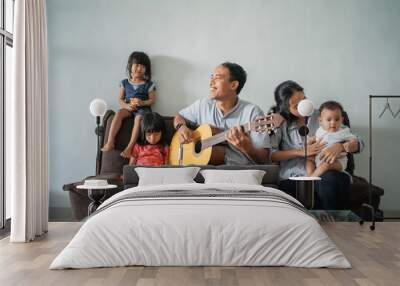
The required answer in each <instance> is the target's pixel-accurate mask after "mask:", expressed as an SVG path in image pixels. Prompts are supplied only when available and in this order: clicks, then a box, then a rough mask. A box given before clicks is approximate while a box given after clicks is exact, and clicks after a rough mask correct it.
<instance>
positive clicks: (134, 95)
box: [101, 52, 156, 158]
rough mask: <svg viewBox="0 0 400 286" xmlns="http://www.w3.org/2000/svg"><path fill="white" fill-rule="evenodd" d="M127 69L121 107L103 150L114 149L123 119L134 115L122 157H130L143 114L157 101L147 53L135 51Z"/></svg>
mask: <svg viewBox="0 0 400 286" xmlns="http://www.w3.org/2000/svg"><path fill="white" fill-rule="evenodd" d="M126 70H127V73H128V78H127V79H124V80H122V81H121V84H120V92H119V105H120V107H121V109H120V110H119V111H118V112H117V113H116V114H115V116H114V118H113V121H112V123H111V127H110V133H109V136H108V140H107V142H106V143H105V144H104V146H103V148H102V149H101V150H102V151H104V152H106V151H110V150H113V149H114V142H115V137H116V135H117V133H118V131H119V129H120V128H121V124H122V121H123V120H124V119H125V118H127V117H129V116H133V117H134V125H133V129H132V135H131V139H130V141H129V144H128V146H126V148H125V149H124V150H123V151H122V152H121V156H122V157H125V158H129V157H130V155H131V151H132V148H133V146H134V145H135V143H136V140H137V138H138V135H139V129H140V123H141V121H142V118H143V114H145V113H147V112H151V105H153V104H154V102H155V95H156V88H155V85H154V83H153V82H152V81H151V63H150V59H149V57H148V56H147V55H146V54H145V53H143V52H133V53H132V54H131V55H130V56H129V59H128V64H127V67H126Z"/></svg>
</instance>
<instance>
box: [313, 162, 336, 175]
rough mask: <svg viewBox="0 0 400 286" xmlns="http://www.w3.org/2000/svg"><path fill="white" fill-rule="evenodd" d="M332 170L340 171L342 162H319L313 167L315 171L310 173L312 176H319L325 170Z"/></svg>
mask: <svg viewBox="0 0 400 286" xmlns="http://www.w3.org/2000/svg"><path fill="white" fill-rule="evenodd" d="M329 170H333V171H342V170H343V166H342V164H341V163H340V162H339V161H338V160H336V161H335V162H333V163H332V164H329V163H325V162H321V164H320V165H319V166H318V167H317V168H316V169H315V171H314V172H313V173H312V174H311V176H312V177H320V176H321V175H323V174H324V173H325V172H327V171H329Z"/></svg>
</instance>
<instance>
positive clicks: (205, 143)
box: [201, 123, 250, 149]
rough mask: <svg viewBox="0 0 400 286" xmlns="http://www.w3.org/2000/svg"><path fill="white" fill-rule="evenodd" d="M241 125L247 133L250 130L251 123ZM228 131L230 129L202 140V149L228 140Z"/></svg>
mask: <svg viewBox="0 0 400 286" xmlns="http://www.w3.org/2000/svg"><path fill="white" fill-rule="evenodd" d="M240 127H241V128H242V129H243V131H244V132H245V133H247V132H249V131H250V123H246V124H243V125H241V126H240ZM228 132H229V130H226V131H224V132H221V133H218V134H216V135H214V136H211V137H209V138H206V139H203V140H201V145H202V149H206V148H208V147H212V146H214V145H217V144H219V143H222V142H224V141H226V138H225V136H226V134H227V133H228Z"/></svg>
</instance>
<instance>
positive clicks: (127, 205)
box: [50, 183, 351, 269]
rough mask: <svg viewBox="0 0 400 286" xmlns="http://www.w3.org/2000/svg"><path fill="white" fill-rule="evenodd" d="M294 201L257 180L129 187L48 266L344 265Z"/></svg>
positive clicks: (330, 244)
mask: <svg viewBox="0 0 400 286" xmlns="http://www.w3.org/2000/svg"><path fill="white" fill-rule="evenodd" d="M175 190H176V192H174V191H175ZM157 193H158V194H160V197H158V195H157ZM166 193H175V195H173V196H169V195H168V196H165V195H163V194H166ZM193 193H196V194H199V196H191V195H190V194H193ZM147 194H151V196H149V197H146V196H147ZM155 194H156V195H155ZM180 194H181V195H180ZM219 194H226V195H219ZM299 204H300V203H299V202H297V201H296V200H295V199H293V198H292V197H290V196H288V195H286V194H285V193H283V192H281V191H279V190H276V189H273V188H267V187H263V186H255V185H239V184H196V183H191V184H175V185H157V186H142V187H135V188H131V189H128V190H125V191H123V192H120V193H118V194H116V195H114V196H113V197H111V198H110V199H108V200H107V201H105V202H104V203H103V204H102V205H101V206H100V207H99V209H98V211H97V212H96V213H95V214H94V215H93V216H92V217H90V218H89V219H88V220H87V221H86V222H85V223H84V224H83V225H82V227H81V229H80V230H79V232H78V233H77V234H76V235H75V237H74V238H73V239H72V241H71V242H70V243H69V244H68V246H67V247H65V249H64V250H63V251H62V252H61V253H60V254H59V255H58V256H57V257H56V259H55V260H54V261H53V262H52V264H51V265H50V269H63V268H91V267H113V266H127V265H145V266H189V265H190V266H194V265H198V266H200V265H202V266H207V265H209V266H210V265H214V266H245V265H246V266H293V267H331V268H350V267H351V266H350V263H349V262H348V261H347V259H346V258H345V257H344V255H343V254H342V252H341V251H340V250H339V249H338V248H337V247H336V245H335V244H334V243H333V242H332V241H331V239H330V238H329V237H328V236H327V234H326V233H325V232H324V230H323V229H322V228H321V227H320V225H319V224H318V222H317V221H316V220H315V219H314V218H313V217H312V216H310V215H309V214H307V212H306V211H305V210H304V209H303V208H302V207H301V206H299Z"/></svg>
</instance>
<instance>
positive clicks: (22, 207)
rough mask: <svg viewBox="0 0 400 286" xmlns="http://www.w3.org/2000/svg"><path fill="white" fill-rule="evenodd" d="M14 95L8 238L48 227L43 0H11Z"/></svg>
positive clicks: (30, 234) (32, 235)
mask: <svg viewBox="0 0 400 286" xmlns="http://www.w3.org/2000/svg"><path fill="white" fill-rule="evenodd" d="M14 11H15V18H14V36H15V38H14V48H13V51H14V63H15V66H14V72H13V92H14V93H13V95H12V98H11V99H10V100H11V102H10V106H11V110H10V111H11V112H10V113H9V114H10V116H9V118H7V119H8V120H9V124H8V126H10V128H9V129H8V130H9V132H7V136H11V138H10V140H8V142H10V146H7V147H6V148H8V149H7V150H9V151H10V153H9V156H8V158H9V159H10V161H9V163H10V164H9V166H10V187H11V193H12V195H11V204H12V206H11V237H10V241H12V242H28V241H31V240H33V239H35V237H36V236H40V235H42V234H43V233H45V232H47V227H48V118H47V114H48V103H47V101H48V69H47V54H48V52H47V20H46V1H45V0H17V1H15V10H14Z"/></svg>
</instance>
